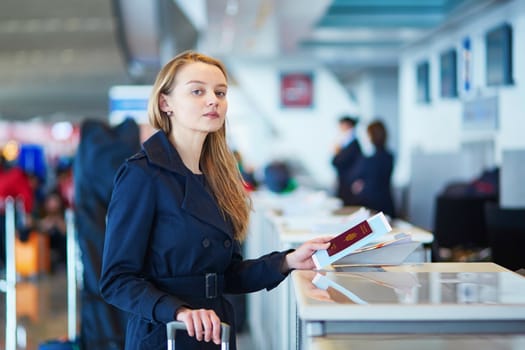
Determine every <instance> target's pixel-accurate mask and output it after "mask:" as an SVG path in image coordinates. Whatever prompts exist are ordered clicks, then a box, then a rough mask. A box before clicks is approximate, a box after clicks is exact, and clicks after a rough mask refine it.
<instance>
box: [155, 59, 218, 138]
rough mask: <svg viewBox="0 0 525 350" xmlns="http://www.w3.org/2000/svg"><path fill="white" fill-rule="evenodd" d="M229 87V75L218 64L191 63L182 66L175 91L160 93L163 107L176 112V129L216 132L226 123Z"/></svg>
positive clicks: (166, 110)
mask: <svg viewBox="0 0 525 350" xmlns="http://www.w3.org/2000/svg"><path fill="white" fill-rule="evenodd" d="M227 90H228V85H227V82H226V77H225V76H224V74H223V73H222V71H221V70H220V69H219V68H218V67H216V66H214V65H211V64H207V63H203V62H194V63H190V64H187V65H185V66H183V67H182V68H180V69H179V71H178V72H177V76H176V77H175V82H174V86H173V89H172V92H171V93H170V94H169V95H162V96H161V97H160V99H161V100H160V107H161V109H162V110H163V111H164V112H172V116H171V120H172V124H173V128H174V129H180V128H181V127H182V128H185V129H188V130H191V131H196V132H204V133H209V132H214V131H217V130H219V129H220V128H221V127H222V125H223V124H224V119H225V116H226V111H227V109H228V101H227V99H226V93H227Z"/></svg>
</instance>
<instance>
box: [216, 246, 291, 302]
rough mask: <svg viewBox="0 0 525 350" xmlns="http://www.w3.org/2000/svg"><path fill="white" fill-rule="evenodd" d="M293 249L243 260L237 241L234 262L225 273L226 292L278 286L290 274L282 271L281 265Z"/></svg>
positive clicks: (242, 291)
mask: <svg viewBox="0 0 525 350" xmlns="http://www.w3.org/2000/svg"><path fill="white" fill-rule="evenodd" d="M291 251H293V249H290V250H287V251H283V252H271V253H269V254H266V255H263V256H261V257H260V258H258V259H247V260H243V258H242V255H241V248H240V244H239V242H237V241H236V243H235V248H234V254H233V259H232V262H231V264H230V265H229V267H228V269H227V270H226V273H225V282H226V283H225V292H226V293H233V294H238V293H250V292H255V291H258V290H261V289H264V288H266V289H267V290H271V289H273V288H275V287H277V286H278V285H279V283H281V282H282V281H283V280H284V279H285V278H286V277H287V276H288V272H287V273H286V274H283V273H281V266H282V264H283V260H284V258H285V256H286V254H288V253H289V252H291Z"/></svg>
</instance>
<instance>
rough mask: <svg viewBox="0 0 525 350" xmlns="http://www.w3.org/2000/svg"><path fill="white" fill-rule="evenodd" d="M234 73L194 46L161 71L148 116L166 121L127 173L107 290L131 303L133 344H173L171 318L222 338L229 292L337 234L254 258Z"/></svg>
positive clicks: (109, 254) (306, 262) (105, 270)
mask: <svg viewBox="0 0 525 350" xmlns="http://www.w3.org/2000/svg"><path fill="white" fill-rule="evenodd" d="M227 91H228V81H227V73H226V69H225V67H224V66H223V64H222V63H221V62H220V61H218V60H216V59H214V58H212V57H209V56H205V55H202V54H199V53H195V52H191V51H186V52H183V53H181V54H179V55H177V56H176V57H175V58H173V59H172V60H171V61H170V62H168V63H167V64H166V65H165V66H164V67H163V68H162V69H161V71H160V72H159V74H158V76H157V79H156V81H155V83H154V85H153V90H152V94H151V97H150V100H149V104H148V116H149V119H150V123H151V124H152V126H153V127H154V128H155V129H159V131H157V132H156V133H155V134H153V135H152V136H151V137H150V138H149V139H148V140H146V141H145V142H144V143H143V145H142V150H141V151H140V152H138V153H137V154H136V155H135V156H133V157H131V158H129V159H128V160H127V161H126V162H125V163H124V164H123V165H122V167H121V168H120V169H119V171H118V172H117V174H116V176H115V182H114V188H113V192H112V197H111V201H110V205H109V210H108V216H107V229H106V238H105V245H104V253H103V264H102V273H101V279H100V291H101V294H102V295H103V297H104V298H105V299H106V300H107V301H108V302H109V303H111V304H113V305H115V306H117V307H118V308H120V309H122V310H125V311H126V312H128V313H129V318H128V325H127V331H126V345H125V347H126V349H127V350H130V349H149V350H152V349H159V350H160V349H166V347H167V340H166V323H167V322H170V321H173V320H179V321H183V322H184V323H185V324H186V326H187V328H188V332H187V333H185V332H181V333H180V334H178V335H177V340H176V348H177V349H217V348H218V345H217V344H219V343H220V322H226V323H228V324H230V325H231V326H232V327H231V329H232V332H231V336H230V347H231V349H235V348H236V346H235V320H234V313H233V309H232V306H231V304H230V303H229V302H228V301H227V300H226V298H224V296H223V294H224V293H233V294H235V293H246V292H253V291H257V290H261V289H264V288H266V289H272V288H274V287H276V286H277V285H278V284H279V283H280V282H281V281H283V280H284V279H285V277H286V276H287V275H288V273H289V272H290V271H291V270H292V269H313V268H314V263H313V261H312V259H311V256H312V254H313V253H314V252H315V251H316V250H319V249H326V248H328V246H329V243H328V240H329V237H322V238H318V239H314V240H311V241H308V242H306V243H304V244H303V245H301V246H300V247H298V248H297V249H296V250H289V251H284V252H271V253H269V254H267V255H264V256H262V257H260V258H258V259H251V260H244V259H243V257H242V256H241V250H240V243H241V241H242V240H243V238H244V237H245V235H246V231H247V228H248V219H249V212H250V210H251V205H250V201H249V197H248V194H247V192H246V191H245V189H244V188H243V183H242V179H241V175H240V173H239V169H238V167H237V162H236V159H235V157H234V156H233V154H232V152H231V151H230V150H229V149H228V146H227V142H226V129H225V116H226V110H227Z"/></svg>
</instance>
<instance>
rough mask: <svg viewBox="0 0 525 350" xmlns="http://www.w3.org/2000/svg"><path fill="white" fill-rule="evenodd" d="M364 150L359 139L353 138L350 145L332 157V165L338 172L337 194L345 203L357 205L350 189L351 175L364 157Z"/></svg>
mask: <svg viewBox="0 0 525 350" xmlns="http://www.w3.org/2000/svg"><path fill="white" fill-rule="evenodd" d="M362 156H363V152H362V151H361V146H360V145H359V141H357V139H355V138H354V139H353V140H352V141H351V142H350V143H349V144H348V145H346V146H345V147H343V148H342V149H341V150H340V151H339V153H337V154H336V155H335V156H334V157H333V158H332V165H333V166H334V168H335V169H336V172H337V189H336V195H337V197H339V198H341V200H342V201H343V204H344V205H356V204H357V203H356V200H355V197H354V195H353V194H352V191H351V189H350V185H351V183H350V182H349V178H350V175H351V174H352V172H353V171H354V167H355V165H356V164H357V163H358V162H359V160H360V159H361V158H362Z"/></svg>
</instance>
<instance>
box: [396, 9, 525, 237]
mask: <svg viewBox="0 0 525 350" xmlns="http://www.w3.org/2000/svg"><path fill="white" fill-rule="evenodd" d="M503 23H508V24H510V25H511V26H512V34H513V45H512V46H513V48H512V50H513V51H512V53H513V55H512V60H513V78H514V84H513V85H512V86H501V87H487V86H486V83H485V34H486V32H487V31H489V30H490V29H492V28H494V27H496V26H499V25H501V24H503ZM466 37H469V38H470V40H471V47H472V71H471V72H472V78H471V84H472V88H471V90H470V91H469V92H465V91H462V80H461V73H462V72H461V67H462V62H463V61H462V56H461V53H462V50H461V46H462V41H463V40H464V38H466ZM452 47H455V48H456V49H457V52H458V62H457V64H458V80H459V82H458V90H459V92H460V95H459V97H458V98H454V99H444V98H441V97H440V96H439V55H440V54H441V53H442V52H443V51H445V50H447V49H450V48H452ZM423 60H428V61H429V63H430V82H431V84H430V93H431V98H430V99H431V101H430V103H429V104H420V103H417V102H416V66H417V64H418V63H420V62H421V61H423ZM524 82H525V1H520V0H515V1H509V2H507V3H504V4H498V5H497V7H496V6H492V7H491V8H485V9H484V10H482V11H480V12H479V13H476V14H475V15H472V14H471V15H469V16H465V17H464V18H461V19H460V20H459V21H458V22H457V23H455V24H454V25H449V26H448V27H445V28H442V29H440V30H439V31H437V32H435V33H434V34H433V35H432V36H430V37H427V38H425V39H424V40H422V41H421V43H419V44H415V45H413V46H412V47H410V48H407V49H405V50H404V51H403V53H402V56H401V59H400V67H399V104H400V105H399V121H400V124H399V128H400V144H399V145H400V148H399V154H398V163H397V166H396V169H395V173H394V182H395V183H397V184H407V185H410V184H411V183H418V184H419V186H418V188H417V190H418V191H424V193H416V194H412V195H411V198H410V199H409V201H410V200H412V201H415V198H419V199H420V202H417V203H411V206H413V207H418V208H419V209H418V210H420V211H421V210H422V208H424V210H426V211H427V212H426V213H425V217H426V218H423V219H422V220H419V218H414V217H410V219H411V220H412V221H413V222H415V223H417V224H421V225H423V226H426V227H429V225H430V224H431V223H430V221H429V220H430V218H431V214H432V203H433V200H434V198H435V194H436V193H435V190H434V191H431V190H430V189H428V186H425V184H424V181H422V180H421V179H414V178H413V176H414V173H415V172H414V171H413V169H415V167H418V166H421V165H420V164H411V162H412V161H413V160H414V159H422V158H421V154H426V155H428V156H432V155H438V156H439V155H448V156H449V157H450V159H451V161H450V162H448V163H447V162H444V163H443V162H442V163H441V165H440V166H443V165H444V164H449V167H450V168H451V169H450V171H449V173H448V174H449V176H448V180H450V181H455V180H471V179H472V178H473V177H474V176H478V175H479V174H480V170H481V169H482V168H484V167H490V166H493V165H501V159H502V154H503V152H504V151H505V150H510V149H525V137H523V135H524V132H525V116H524V111H525V108H524V107H525V106H524V104H525V85H524ZM490 96H496V97H497V99H498V101H499V102H498V109H497V115H498V121H497V123H498V127H497V128H495V129H478V130H476V129H472V128H470V129H469V128H465V127H464V126H463V124H462V114H463V104H464V103H465V102H466V101H474V100H476V99H478V98H483V97H490ZM480 153H482V154H480ZM415 155H417V156H415ZM458 156H459V157H460V158H458ZM453 159H462V160H461V164H457V163H456V162H455V161H453ZM465 164H468V167H469V169H468V171H464V169H462V171H458V170H459V169H452V167H457V168H464V165H465ZM424 166H426V167H432V164H425V165H424ZM436 166H437V165H436ZM430 170H431V169H430ZM436 170H439V171H437V172H438V173H440V174H441V175H440V176H441V179H440V181H442V183H446V182H447V177H446V176H447V175H446V171H445V172H444V171H443V169H436ZM445 170H446V169H445ZM426 173H427V177H428V176H429V175H428V174H429V173H430V174H433V173H436V172H432V171H430V172H429V169H427V171H426ZM459 173H461V174H463V178H462V179H457V178H454V177H455V176H457V175H458V174H459ZM523 175H525V174H523ZM434 180H435V179H434ZM428 181H429V183H430V182H432V181H433V180H432V179H428ZM434 182H435V181H434ZM412 190H414V189H412ZM439 190H442V188H440V189H439Z"/></svg>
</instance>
